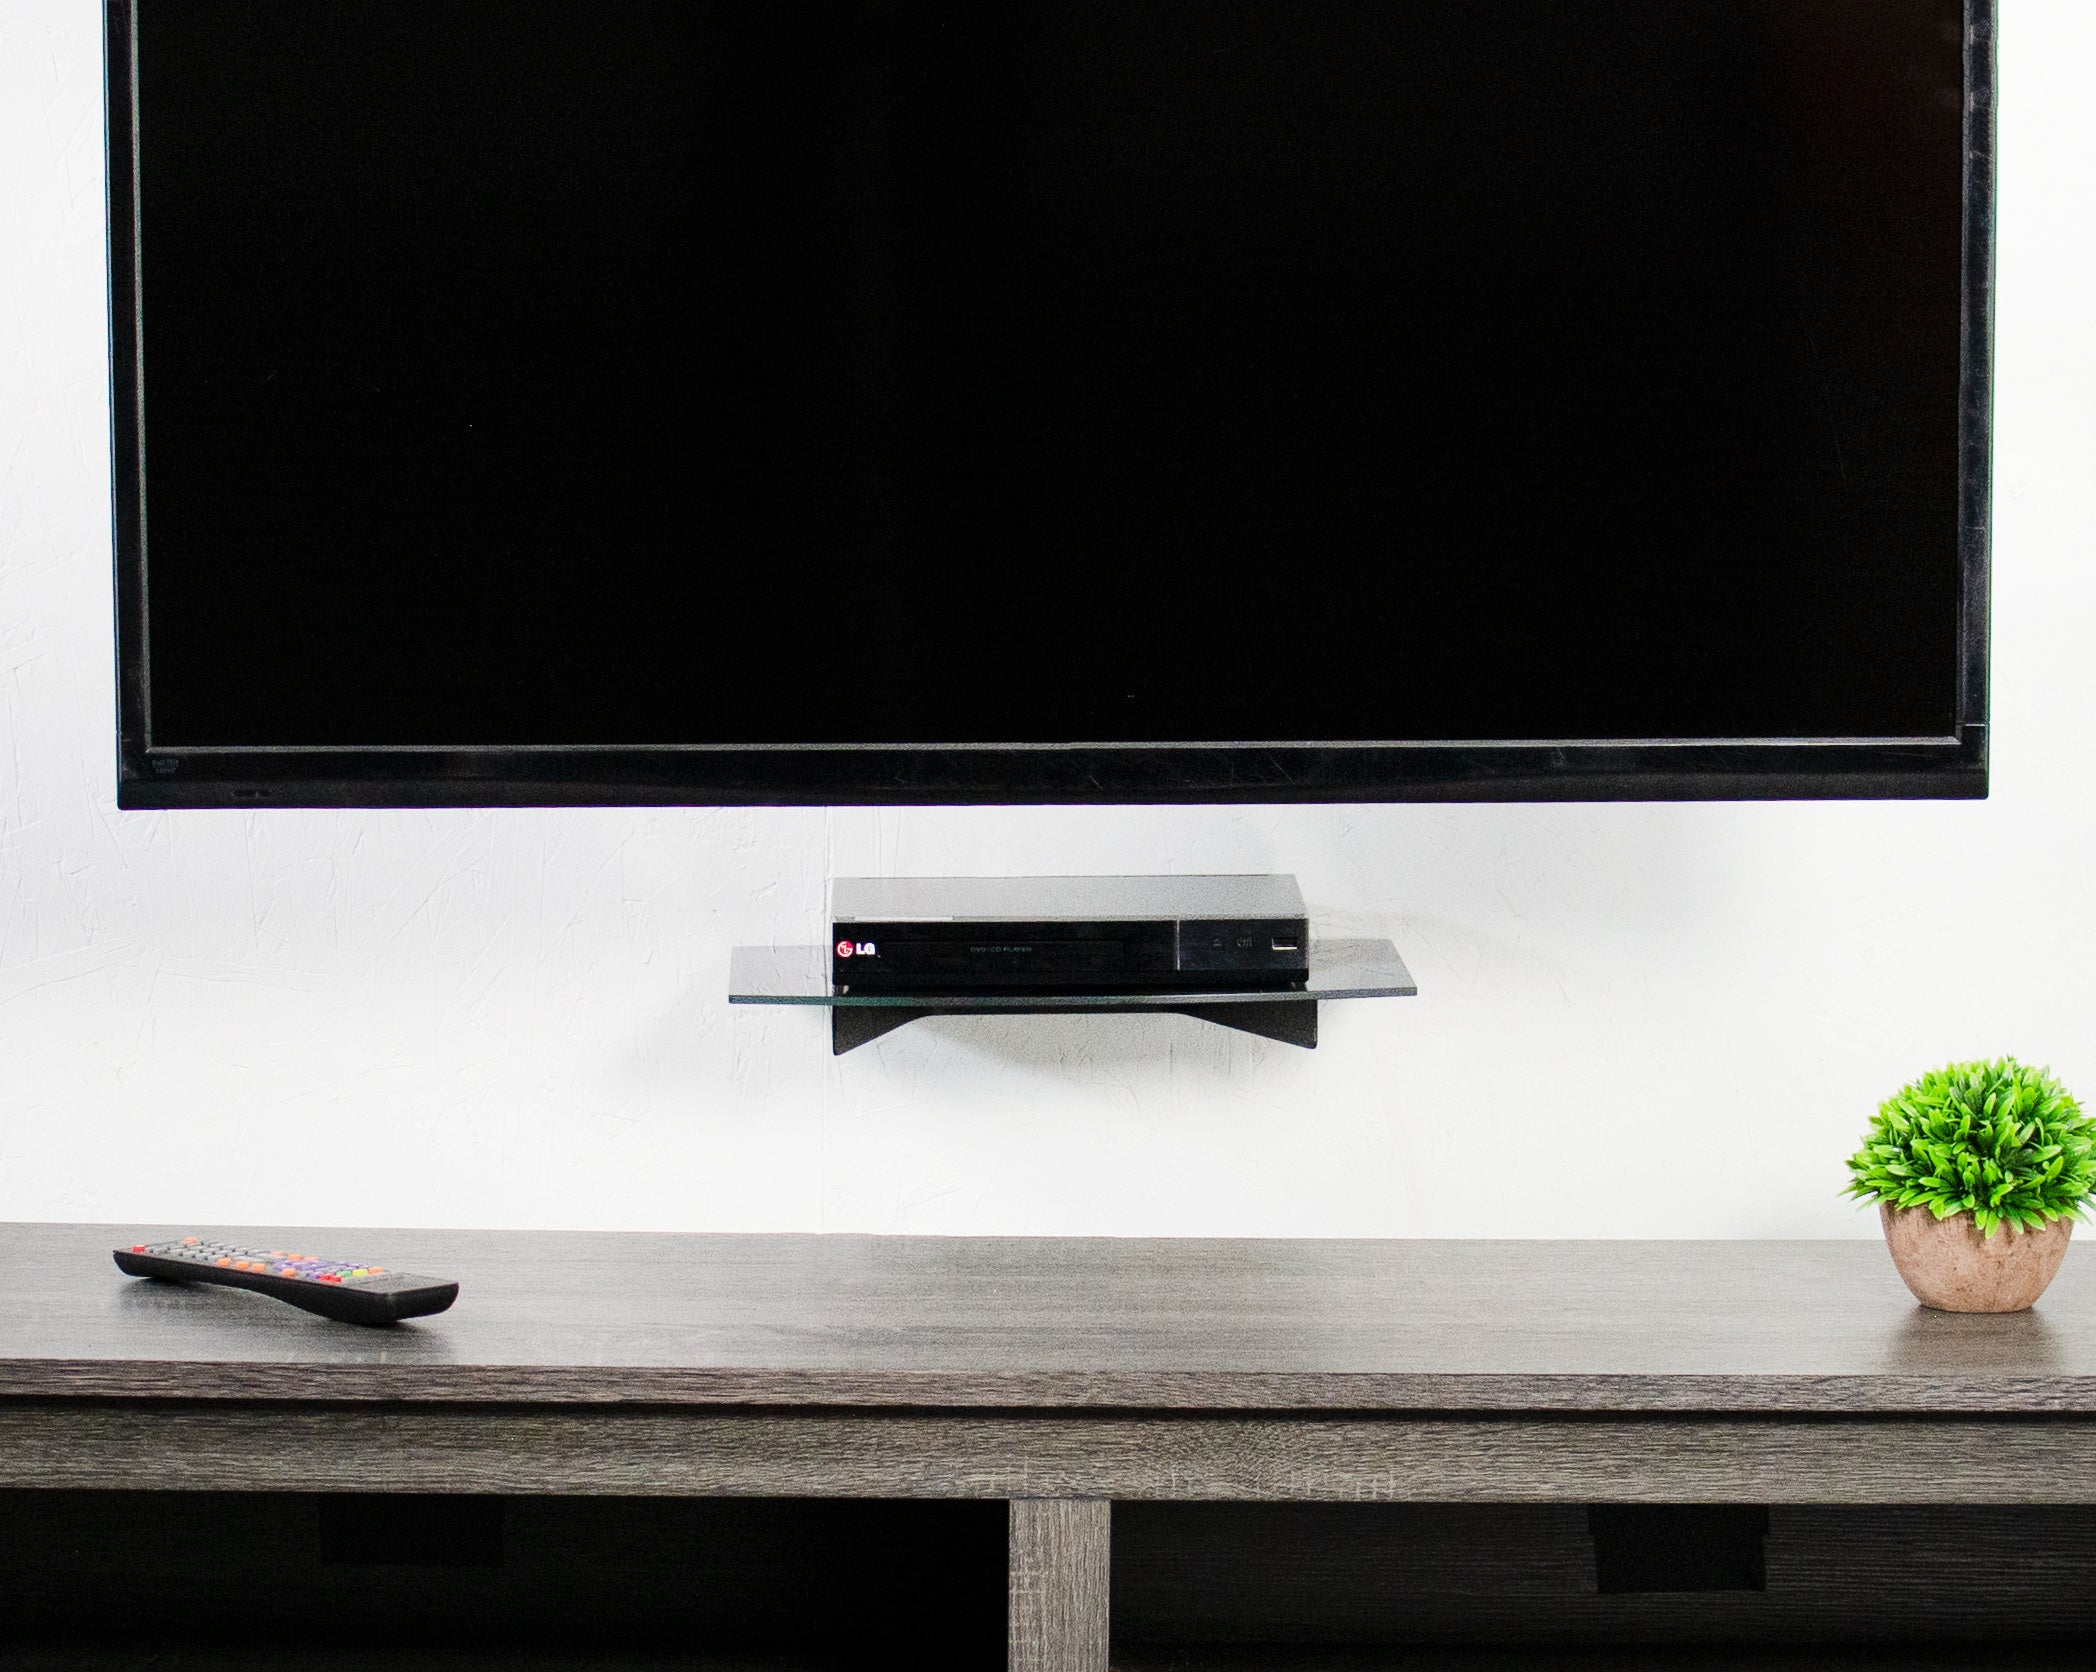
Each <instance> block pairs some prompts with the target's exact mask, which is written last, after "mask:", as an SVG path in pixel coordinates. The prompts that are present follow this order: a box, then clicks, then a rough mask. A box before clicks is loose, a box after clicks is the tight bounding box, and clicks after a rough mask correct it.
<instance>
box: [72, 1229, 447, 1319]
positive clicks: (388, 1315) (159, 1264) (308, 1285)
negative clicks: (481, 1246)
mask: <svg viewBox="0 0 2096 1672" xmlns="http://www.w3.org/2000/svg"><path fill="white" fill-rule="evenodd" d="M112 1252H114V1253H115V1255H116V1263H117V1269H118V1270H120V1271H123V1272H126V1273H128V1274H129V1275H131V1276H132V1277H164V1278H169V1279H171V1280H173V1281H174V1282H177V1283H223V1284H225V1285H226V1286H227V1287H228V1288H233V1289H253V1290H255V1291H256V1292H257V1293H258V1294H264V1295H269V1296H272V1297H273V1298H275V1299H277V1300H284V1301H289V1302H290V1303H291V1304H292V1305H293V1306H297V1307H302V1308H304V1309H305V1310H306V1311H308V1312H317V1313H319V1314H320V1315H321V1316H322V1317H323V1318H334V1319H336V1320H338V1321H339V1322H341V1323H345V1324H394V1323H398V1322H399V1321H400V1320H401V1319H403V1318H421V1317H425V1316H427V1315H428V1314H429V1313H432V1312H441V1311H443V1310H444V1308H445V1307H447V1306H449V1305H450V1304H451V1303H452V1302H453V1301H455V1300H457V1299H458V1292H459V1286H458V1285H457V1284H456V1283H445V1282H442V1281H440V1280H439V1279H437V1278H434V1277H411V1276H409V1275H408V1274H407V1273H406V1272H404V1271H388V1270H386V1268H385V1267H384V1266H361V1265H358V1264H356V1263H355V1262H354V1261H350V1260H323V1259H319V1258H317V1257H316V1256H314V1255H311V1254H290V1253H286V1252H285V1251H284V1250H283V1249H281V1248H236V1247H234V1246H233V1245H232V1244H231V1243H225V1242H213V1241H211V1240H210V1239H209V1238H208V1237H182V1238H180V1239H179V1240H177V1241H175V1242H153V1243H145V1242H135V1243H133V1244H132V1245H131V1246H130V1247H129V1248H118V1249H115V1250H113V1251H112Z"/></svg>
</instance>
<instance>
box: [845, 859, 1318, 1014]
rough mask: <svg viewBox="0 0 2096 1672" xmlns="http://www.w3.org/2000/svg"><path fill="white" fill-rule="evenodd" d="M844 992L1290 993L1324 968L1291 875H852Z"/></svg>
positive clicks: (847, 894)
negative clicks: (1314, 956)
mask: <svg viewBox="0 0 2096 1672" xmlns="http://www.w3.org/2000/svg"><path fill="white" fill-rule="evenodd" d="M830 917H831V922H830V972H831V976H830V978H831V981H832V984H833V985H834V987H835V989H836V991H837V992H839V993H849V992H854V991H860V992H863V991H883V992H905V993H941V992H971V993H972V992H994V991H998V990H1005V991H1018V992H1029V993H1050V992H1057V991H1061V992H1071V993H1086V992H1116V991H1122V992H1182V991H1184V992H1218V991H1225V990H1231V989H1244V988H1251V989H1254V990H1263V989H1268V988H1272V989H1276V990H1286V989H1288V988H1291V987H1300V986H1301V985H1302V984H1303V983H1304V982H1305V981H1307V980H1308V979H1309V975H1310V924H1309V919H1308V918H1307V917H1306V916H1305V914H1304V911H1303V896H1302V893H1301V891H1300V890H1299V889H1298V888H1297V887H1296V884H1295V878H1293V877H1289V876H1242V877H1229V876H1223V877H1169V876H1168V877H839V878H837V879H836V880H835V881H834V882H832V884H831V885H830Z"/></svg>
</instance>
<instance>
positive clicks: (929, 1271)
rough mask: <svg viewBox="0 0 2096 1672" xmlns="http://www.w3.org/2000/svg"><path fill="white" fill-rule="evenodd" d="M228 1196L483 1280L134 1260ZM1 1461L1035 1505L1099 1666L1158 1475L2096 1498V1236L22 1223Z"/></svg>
mask: <svg viewBox="0 0 2096 1672" xmlns="http://www.w3.org/2000/svg"><path fill="white" fill-rule="evenodd" d="M186 1229H204V1230H218V1229H223V1230H225V1234H227V1235H228V1236H231V1237H236V1238H238V1239H240V1240H243V1241H248V1242H259V1243H260V1244H261V1245H263V1246H267V1247H295V1248H299V1249H309V1250H312V1251H315V1252H319V1253H329V1252H342V1253H351V1254H358V1255H363V1256H366V1257H370V1258H375V1259H379V1260H383V1261H384V1262H386V1263H387V1264H389V1265H393V1266H395V1267H397V1268H400V1269H407V1270H414V1271H422V1272H428V1273H432V1274H439V1275H444V1276H453V1277H456V1278H458V1279H459V1280H460V1281H461V1283H462V1285H463V1292H462V1294H461V1297H460V1300H459V1303H458V1305H457V1306H456V1307H455V1308H454V1309H453V1310H452V1311H451V1312H449V1313H447V1314H445V1315H443V1316H440V1317H437V1318H433V1319H428V1320H424V1321H421V1322H419V1323H415V1324H410V1325H404V1326H400V1327H398V1328H395V1329H392V1330H386V1331H365V1330H359V1329H355V1328H351V1327H348V1326H343V1325H335V1324H328V1323H325V1322H322V1321H320V1320H317V1319H313V1318H310V1317H308V1316H306V1315H304V1314H302V1313H298V1312H295V1311H293V1310H291V1309H289V1308H287V1307H284V1306H281V1305H278V1304H276V1303H274V1302H270V1301H266V1300H263V1299H260V1298H258V1297H254V1296H249V1295H243V1294H238V1293H233V1292H228V1291H221V1290H201V1289H187V1288H179V1287H172V1286H165V1285H158V1284H149V1283H143V1282H139V1281H135V1280H131V1279H126V1278H124V1277H122V1276H121V1275H120V1274H119V1273H118V1272H117V1271H116V1270H115V1268H114V1267H113V1266H112V1265H111V1263H110V1260H109V1256H108V1249H109V1247H110V1246H111V1245H112V1244H114V1243H115V1242H116V1241H118V1240H119V1239H120V1238H121V1239H123V1240H127V1241H128V1240H131V1239H132V1238H133V1237H134V1236H137V1237H140V1238H144V1237H148V1236H157V1235H162V1234H179V1233H180V1232H181V1231H183V1230H186ZM0 1487H7V1488H70V1489H82V1488H86V1489H99V1488H125V1489H133V1490H136V1489H147V1490H154V1491H176V1492H181V1491H247V1492H256V1491H260V1492H282V1491H297V1492H334V1491H342V1492H360V1493H369V1492H420V1493H491V1494H504V1495H511V1496H522V1495H539V1494H597V1495H617V1496H628V1497H631V1496H650V1495H677V1496H755V1497H795V1498H805V1497H830V1496H846V1497H863V1498H882V1497H904V1498H989V1499H1006V1500H1009V1502H1010V1506H1011V1507H1010V1512H1009V1536H1010V1560H1009V1620H1010V1628H1009V1630H1010V1636H1009V1642H1010V1664H1011V1665H1012V1666H1013V1667H1015V1668H1027V1669H1040V1672H1048V1669H1051V1668H1053V1669H1057V1672H1063V1669H1068V1672H1078V1669H1085V1672H1102V1669H1103V1668H1104V1667H1105V1666H1106V1663H1107V1643H1108V1606H1107V1601H1108V1576H1109V1564H1110V1555H1111V1553H1110V1549H1109V1536H1108V1531H1109V1524H1110V1523H1109V1512H1110V1506H1111V1504H1112V1502H1113V1501H1114V1500H1116V1499H1120V1500H1152V1501H1155V1500H1191V1499H1206V1500H1322V1501H1350V1502H1400V1501H1410V1502H1414V1503H1423V1502H1440V1503H1457V1502H1466V1501H1488V1502H1492V1503H1501V1504H1520V1503H1563V1504H1591V1503H1616V1504H1620V1503H1631V1504H1634V1503H1640V1502H1654V1503H1658V1502H1673V1503H1741V1504H1763V1505H1769V1504H1799V1503H1811V1504H1913V1503H1917V1502H1927V1503H1936V1502H1941V1503H2002V1502H2008V1503H2025V1504H2088V1503H2092V1502H2096V1259H2089V1258H2085V1257H2084V1256H2083V1255H2082V1254H2081V1253H2080V1252H2079V1251H2076V1252H2075V1253H2073V1254H2072V1255H2070V1258H2069V1259H2068V1262H2067V1264H2066V1267H2065V1269H2064V1270H2063V1272H2062V1274H2061V1276H2060V1278H2059V1280H2058V1282H2057V1283H2056V1284H2055V1286H2054V1288H2053V1290H2052V1292H2051V1293H2050V1294H2049V1295H2048V1296H2047V1297H2046V1298H2045V1300H2044V1301H2043V1302H2042V1303H2041V1304H2040V1307H2039V1309H2038V1310H2037V1311H2035V1312H2032V1313H2026V1314H2021V1315H2016V1316H2009V1317H1959V1316H1951V1315H1947V1314H1942V1313H1930V1312H1925V1311H1923V1310H1921V1309H1920V1308H1918V1307H1916V1306H1915V1305H1913V1303H1912V1302H1911V1301H1910V1300H1909V1298H1908V1296H1907V1294H1906V1292H1905V1291H1904V1290H1903V1289H1902V1288H1901V1287H1900V1284H1899V1282H1898V1279H1897V1278H1896V1277H1895V1276H1894V1274H1893V1272H1892V1269H1891V1266H1890V1263H1889V1261H1888V1260H1887V1258H1886V1255H1885V1253H1884V1250H1883V1249H1882V1248H1881V1247H1880V1246H1878V1245H1877V1244H1875V1243H1872V1242H1854V1243H1833V1242H1789V1243H1783V1242H1774V1243H1606V1242H1582V1243H1540V1242H1528V1243H1524V1242H1502V1243H1451V1242H1347V1241H1204V1240H1116V1239H1068V1240H1063V1239H1021V1238H1012V1239H977V1238H965V1239H964V1238H955V1239H944V1238H870V1237H860V1236H834V1237H815V1236H638V1235H581V1234H526V1233H471V1232H438V1231H397V1230H376V1231H319V1230H289V1229H267V1230H254V1229H242V1228H216V1227H164V1228H154V1227H127V1228H124V1229H122V1230H118V1229H114V1228H110V1227H99V1226H43V1225H21V1226H12V1227H5V1228H0Z"/></svg>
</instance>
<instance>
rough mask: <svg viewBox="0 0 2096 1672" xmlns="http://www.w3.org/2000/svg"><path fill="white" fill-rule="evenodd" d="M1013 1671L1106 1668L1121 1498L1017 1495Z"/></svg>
mask: <svg viewBox="0 0 2096 1672" xmlns="http://www.w3.org/2000/svg"><path fill="white" fill-rule="evenodd" d="M1011 1504H1012V1513H1011V1579H1010V1608H1011V1613H1010V1623H1009V1626H1008V1628H1007V1629H1008V1634H1009V1635H1008V1643H1009V1657H1008V1662H1007V1664H1008V1666H1009V1668H1010V1672H1106V1644H1107V1619H1106V1609H1107V1600H1106V1599H1107V1575H1108V1572H1109V1566H1108V1563H1109V1557H1110V1543H1111V1528H1112V1525H1113V1506H1112V1505H1111V1504H1110V1503H1108V1502H1106V1500H1104V1499H1102V1498H1014V1499H1012V1501H1011Z"/></svg>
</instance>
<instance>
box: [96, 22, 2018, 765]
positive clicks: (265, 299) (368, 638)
mask: <svg viewBox="0 0 2096 1672" xmlns="http://www.w3.org/2000/svg"><path fill="white" fill-rule="evenodd" d="M1991 39H1992V18H1991V9H1990V0H1966V3H1964V4H1962V5H1961V4H1960V3H1959V0H1315V3H1311V0H417V3H415V4H405V3H402V0H326V3H324V4H322V3H317V0H111V3H110V4H109V5H108V8H107V59H108V74H109V102H108V112H109V155H110V168H109V204H110V253H111V260H110V296H111V322H112V332H111V334H112V341H113V353H112V363H113V368H114V371H113V385H114V401H113V406H114V413H115V461H116V471H115V482H116V530H117V542H116V544H117V599H118V634H119V642H120V655H119V664H120V691H119V709H120V713H119V755H120V762H119V765H120V795H121V799H122V801H123V803H124V804H125V805H127V806H137V807H168V806H225V805H234V804H247V803H255V802H275V803H287V804H304V805H313V804H334V805H389V804H390V805H430V804H480V805H496V804H546V803H591V802H595V803H872V802H896V803H909V802H1034V801H1038V802H1048V801H1069V802H1083V801H1298V800H1299V801H1371V800H1392V799H1550V798H1580V799H1592V798H1668V797H1704V798H1728V797H1767V796H1975V795H1982V794H1984V793H1985V788H1986V724H1985V722H1986V644H1987V637H1986V603H1987V489H1988V430H1989V398H1990V397H1989V387H1990V385H1989V365H1988V357H1989V331H1990V308H1989V288H1990V261H1991V257H1990V243H1991V236H1992V211H1991V204H1992V190H1993V187H1992V176H1991V156H1992V150H1991V137H1990V136H1991V132H1992V87H1993V68H1992V55H1991Z"/></svg>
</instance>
